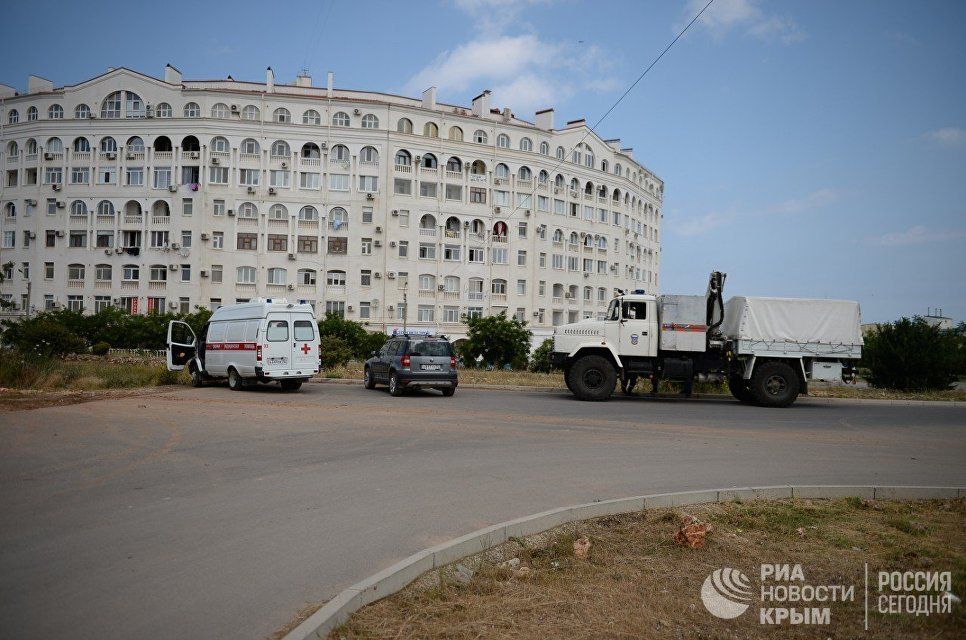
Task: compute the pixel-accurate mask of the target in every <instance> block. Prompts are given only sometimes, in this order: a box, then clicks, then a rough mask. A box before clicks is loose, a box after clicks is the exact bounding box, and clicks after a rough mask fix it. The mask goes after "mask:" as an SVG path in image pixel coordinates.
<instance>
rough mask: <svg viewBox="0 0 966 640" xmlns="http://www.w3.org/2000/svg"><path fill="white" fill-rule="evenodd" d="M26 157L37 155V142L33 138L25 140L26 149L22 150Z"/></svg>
mask: <svg viewBox="0 0 966 640" xmlns="http://www.w3.org/2000/svg"><path fill="white" fill-rule="evenodd" d="M24 152H25V153H26V154H27V155H34V154H35V153H37V141H36V140H34V139H33V138H27V148H26V149H24Z"/></svg>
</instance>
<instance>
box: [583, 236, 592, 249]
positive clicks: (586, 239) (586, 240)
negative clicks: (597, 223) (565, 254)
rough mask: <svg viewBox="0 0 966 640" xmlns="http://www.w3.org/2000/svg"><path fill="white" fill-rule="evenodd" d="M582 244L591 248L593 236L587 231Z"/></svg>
mask: <svg viewBox="0 0 966 640" xmlns="http://www.w3.org/2000/svg"><path fill="white" fill-rule="evenodd" d="M584 246H585V247H590V248H593V246H594V236H592V235H590V234H589V233H588V234H587V235H585V236H584Z"/></svg>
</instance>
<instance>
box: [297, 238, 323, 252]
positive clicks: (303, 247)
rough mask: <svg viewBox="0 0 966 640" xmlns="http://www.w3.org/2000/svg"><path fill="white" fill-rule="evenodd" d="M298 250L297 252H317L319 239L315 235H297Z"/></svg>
mask: <svg viewBox="0 0 966 640" xmlns="http://www.w3.org/2000/svg"><path fill="white" fill-rule="evenodd" d="M298 252H299V253H318V252H319V239H318V238H317V237H315V236H299V237H298Z"/></svg>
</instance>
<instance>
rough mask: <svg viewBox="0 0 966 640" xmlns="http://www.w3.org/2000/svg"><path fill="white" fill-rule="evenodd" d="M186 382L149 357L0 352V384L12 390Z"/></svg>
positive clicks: (156, 384)
mask: <svg viewBox="0 0 966 640" xmlns="http://www.w3.org/2000/svg"><path fill="white" fill-rule="evenodd" d="M187 382H188V377H187V374H185V373H184V372H172V371H168V370H167V367H166V366H165V365H164V364H163V363H161V362H159V361H158V360H156V359H153V358H146V359H143V360H138V361H123V362H118V361H114V360H111V359H109V358H107V357H105V358H87V359H84V360H61V359H58V358H51V359H28V360H24V359H21V358H20V357H19V356H17V355H16V354H10V353H5V354H2V355H0V386H2V387H8V388H13V389H33V390H43V391H54V390H71V391H96V390H100V389H132V388H137V387H151V386H158V385H167V384H182V383H187Z"/></svg>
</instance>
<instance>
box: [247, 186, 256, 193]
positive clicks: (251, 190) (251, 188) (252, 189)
mask: <svg viewBox="0 0 966 640" xmlns="http://www.w3.org/2000/svg"><path fill="white" fill-rule="evenodd" d="M247 191H248V193H255V187H248V189H247Z"/></svg>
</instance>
